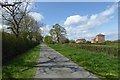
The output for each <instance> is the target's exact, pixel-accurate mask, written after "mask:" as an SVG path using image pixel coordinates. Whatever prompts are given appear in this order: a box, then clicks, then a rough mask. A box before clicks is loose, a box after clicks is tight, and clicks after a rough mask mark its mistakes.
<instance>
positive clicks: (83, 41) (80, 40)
mask: <svg viewBox="0 0 120 80" xmlns="http://www.w3.org/2000/svg"><path fill="white" fill-rule="evenodd" d="M85 42H86V40H85V39H84V38H83V39H77V40H76V43H85Z"/></svg>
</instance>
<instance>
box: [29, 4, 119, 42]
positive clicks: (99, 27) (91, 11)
mask: <svg viewBox="0 0 120 80" xmlns="http://www.w3.org/2000/svg"><path fill="white" fill-rule="evenodd" d="M32 6H33V8H32V10H31V11H32V12H31V14H32V15H33V16H34V18H36V19H37V20H38V21H42V22H44V23H45V24H46V26H44V27H43V28H42V30H43V33H44V35H47V34H48V33H49V30H50V29H51V27H52V26H53V25H54V24H56V23H59V24H60V25H62V26H63V27H64V28H65V29H66V31H67V37H68V38H69V39H74V40H76V39H79V38H86V39H87V40H91V39H92V38H94V37H95V36H96V35H97V34H99V33H103V34H105V35H106V40H116V39H117V37H118V19H117V18H118V13H117V4H116V3H114V2H34V4H32Z"/></svg>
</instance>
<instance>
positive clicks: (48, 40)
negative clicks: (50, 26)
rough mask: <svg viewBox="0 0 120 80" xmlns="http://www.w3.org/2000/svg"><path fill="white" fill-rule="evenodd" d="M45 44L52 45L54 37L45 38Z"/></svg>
mask: <svg viewBox="0 0 120 80" xmlns="http://www.w3.org/2000/svg"><path fill="white" fill-rule="evenodd" d="M44 42H45V43H47V44H50V43H52V37H51V36H45V38H44Z"/></svg>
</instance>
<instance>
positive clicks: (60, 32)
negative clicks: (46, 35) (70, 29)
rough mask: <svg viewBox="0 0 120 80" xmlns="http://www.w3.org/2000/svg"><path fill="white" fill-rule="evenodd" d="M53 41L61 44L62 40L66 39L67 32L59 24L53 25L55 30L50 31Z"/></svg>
mask: <svg viewBox="0 0 120 80" xmlns="http://www.w3.org/2000/svg"><path fill="white" fill-rule="evenodd" d="M50 34H51V36H52V40H53V41H54V42H56V43H60V42H61V41H62V40H64V39H66V38H65V36H66V30H65V29H64V28H63V27H62V26H60V25H59V24H55V25H53V28H52V29H51V30H50Z"/></svg>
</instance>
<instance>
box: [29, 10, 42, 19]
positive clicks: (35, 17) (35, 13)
mask: <svg viewBox="0 0 120 80" xmlns="http://www.w3.org/2000/svg"><path fill="white" fill-rule="evenodd" d="M29 15H31V16H32V17H33V18H34V19H35V20H36V21H42V20H43V19H44V16H43V15H41V14H40V13H37V12H30V13H29Z"/></svg>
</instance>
